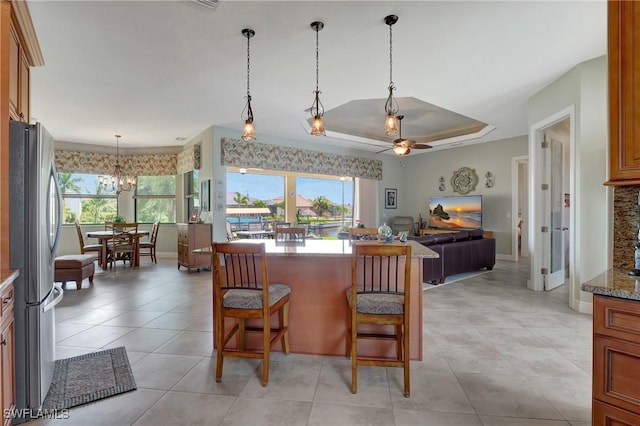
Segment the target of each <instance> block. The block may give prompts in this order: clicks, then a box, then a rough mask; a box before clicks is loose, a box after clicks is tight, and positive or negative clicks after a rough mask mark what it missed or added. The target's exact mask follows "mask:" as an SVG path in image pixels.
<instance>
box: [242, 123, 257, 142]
mask: <svg viewBox="0 0 640 426" xmlns="http://www.w3.org/2000/svg"><path fill="white" fill-rule="evenodd" d="M255 139H256V129H255V128H254V127H253V120H251V119H247V120H246V121H245V122H244V128H243V129H242V140H243V141H252V140H255Z"/></svg>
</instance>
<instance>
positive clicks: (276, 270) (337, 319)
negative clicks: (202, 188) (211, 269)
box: [229, 240, 438, 360]
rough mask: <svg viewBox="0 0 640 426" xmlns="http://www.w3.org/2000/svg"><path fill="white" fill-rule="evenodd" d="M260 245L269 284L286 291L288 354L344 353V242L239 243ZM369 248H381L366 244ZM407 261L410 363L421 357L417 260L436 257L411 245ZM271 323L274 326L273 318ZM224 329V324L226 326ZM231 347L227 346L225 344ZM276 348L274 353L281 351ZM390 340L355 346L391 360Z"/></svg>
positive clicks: (347, 279)
mask: <svg viewBox="0 0 640 426" xmlns="http://www.w3.org/2000/svg"><path fill="white" fill-rule="evenodd" d="M242 242H245V243H246V242H251V243H255V244H260V243H264V244H265V250H266V252H267V263H268V273H269V281H270V282H271V283H281V284H286V285H288V286H289V287H291V296H290V310H289V340H290V345H291V352H294V353H303V354H316V355H345V351H346V349H345V345H346V333H347V318H348V310H347V299H346V296H345V291H346V290H347V289H348V288H351V248H352V246H351V243H350V242H349V241H347V240H306V241H305V242H304V243H298V242H278V241H275V240H253V241H252V240H243V241H242ZM371 243H372V244H381V243H378V242H376V241H372V242H371ZM386 244H410V245H411V249H412V259H411V283H410V291H411V313H410V316H411V319H410V322H411V330H410V342H411V343H410V345H411V350H410V355H411V359H414V360H421V359H422V258H423V257H438V254H437V253H436V252H434V251H433V250H430V249H429V248H427V247H425V246H423V245H422V244H418V243H416V242H414V241H408V242H407V243H399V242H393V243H386ZM272 321H276V322H277V316H274V317H273V319H272ZM229 326H230V324H229ZM260 342H261V340H260V338H259V336H257V335H253V336H252V335H249V336H248V345H249V346H255V347H260V346H261V343H260ZM230 343H231V342H230ZM279 345H280V344H279V343H278V344H276V346H274V350H281V348H280V346H279ZM394 345H395V342H390V341H382V340H379V341H372V342H362V343H360V344H359V349H358V352H359V354H363V355H365V356H367V355H369V356H373V355H376V356H380V355H383V356H389V357H391V356H395V346H394Z"/></svg>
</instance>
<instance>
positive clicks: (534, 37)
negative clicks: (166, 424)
mask: <svg viewBox="0 0 640 426" xmlns="http://www.w3.org/2000/svg"><path fill="white" fill-rule="evenodd" d="M28 6H29V9H30V11H31V15H32V19H33V22H34V26H35V29H36V33H37V36H38V40H39V42H40V46H41V48H42V53H43V56H44V61H45V65H44V66H43V67H38V68H34V69H32V74H31V76H32V77H31V78H32V85H31V115H32V117H35V119H36V120H38V121H40V122H42V123H43V124H44V125H45V127H46V128H47V129H48V130H49V132H50V133H51V134H52V135H53V137H54V139H55V140H57V141H64V142H74V143H86V144H98V145H107V146H111V145H115V138H114V136H113V135H114V134H116V133H117V134H121V135H122V139H121V142H120V145H121V147H124V148H132V147H140V148H144V147H167V146H176V145H182V144H184V142H183V141H178V140H176V138H179V137H182V138H186V139H187V140H189V139H191V138H193V137H195V136H196V135H197V134H199V133H200V132H201V131H202V130H204V129H206V128H207V127H209V126H211V125H218V126H226V127H233V128H237V129H238V134H239V133H240V128H241V124H242V121H241V118H240V114H241V112H242V109H243V107H244V104H245V95H246V66H247V64H246V60H247V58H246V53H247V52H246V38H244V37H243V36H242V34H241V30H242V29H243V28H247V27H248V28H252V29H254V30H255V32H256V36H255V37H254V38H252V39H251V95H252V99H253V101H252V105H253V110H254V114H255V126H256V131H257V134H258V141H259V140H260V134H270V135H276V136H282V137H287V138H292V139H297V140H300V141H301V144H304V143H318V142H319V141H321V142H322V143H327V144H332V145H341V146H349V147H355V148H359V149H366V150H370V151H379V150H380V149H379V147H377V146H371V145H367V144H363V143H352V142H349V141H348V140H345V139H343V138H332V137H326V138H321V139H318V137H312V136H308V135H307V134H306V131H305V128H304V127H303V124H302V123H303V122H304V121H305V120H306V119H307V118H308V114H307V113H306V112H304V111H305V109H307V108H309V106H310V105H311V102H312V101H313V90H314V89H315V32H314V31H313V30H312V29H311V28H310V26H309V24H310V23H311V22H312V21H315V20H320V21H323V22H324V24H325V28H324V30H322V31H321V32H320V34H319V37H320V90H321V91H322V94H321V100H322V102H323V104H324V106H325V109H326V110H330V109H333V108H336V107H339V106H341V105H343V104H346V103H348V102H350V101H353V100H358V99H373V98H380V99H381V104H380V111H379V116H380V117H379V120H378V121H379V122H380V126H382V125H383V121H384V111H383V103H384V98H385V97H386V95H387V85H388V83H389V27H388V26H387V25H386V24H385V23H384V17H385V16H386V15H389V14H395V15H398V17H399V20H398V23H397V24H396V25H394V27H393V63H394V66H393V79H394V83H395V85H396V87H397V90H396V92H395V93H396V95H397V96H398V97H413V98H417V99H419V100H422V101H424V102H428V103H431V104H434V105H437V106H440V107H442V108H446V109H449V110H451V111H455V112H456V113H459V114H462V115H465V116H467V117H470V118H472V119H475V120H479V121H482V122H485V123H488V124H489V125H491V126H495V130H493V131H491V132H490V133H488V134H487V135H485V136H484V137H483V138H482V139H479V140H478V141H482V142H484V141H490V140H497V139H503V138H507V137H512V136H518V135H523V134H526V133H527V100H528V98H529V97H530V96H531V95H533V94H535V93H536V92H537V91H539V90H540V89H542V88H543V87H545V86H546V85H547V84H549V83H550V82H551V81H553V80H554V79H556V78H557V77H559V76H560V75H562V74H563V73H565V72H567V71H568V70H569V69H570V68H572V67H573V66H575V65H577V64H579V63H580V62H583V61H585V60H588V59H591V58H594V57H597V56H600V55H603V54H605V53H606V2H604V1H588V2H583V1H569V2H556V1H547V2H539V1H532V2H528V1H506V2H505V1H497V2H488V1H468V2H463V1H459V2H458V1H456V2H453V1H443V2H435V1H407V2H404V1H337V2H332V1H255V2H249V1H237V0H236V1H232V0H222V1H221V3H220V4H219V5H218V7H217V8H215V9H211V8H207V7H204V6H202V5H200V4H198V3H195V2H191V1H44V0H37V1H34V0H28ZM408 119H409V117H408ZM427 119H428V118H425V120H427ZM403 136H404V137H405V138H411V137H412V135H411V134H407V133H406V132H405V130H404V129H403ZM413 136H415V135H413ZM391 139H392V138H390V140H389V142H391ZM430 151H431V150H422V151H421V152H424V153H428V152H430Z"/></svg>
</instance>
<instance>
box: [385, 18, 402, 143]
mask: <svg viewBox="0 0 640 426" xmlns="http://www.w3.org/2000/svg"><path fill="white" fill-rule="evenodd" d="M384 22H385V24H387V25H388V26H389V88H388V89H389V96H388V97H387V102H385V104H384V112H385V113H386V114H387V118H386V119H385V121H384V131H385V133H386V134H387V135H388V136H394V135H397V134H398V122H397V120H396V114H397V113H398V110H399V108H398V102H397V101H396V100H395V98H394V97H393V91H394V90H395V86H394V85H393V38H392V36H393V32H392V30H391V27H393V24H395V23H396V22H398V17H397V16H396V15H389V16H387V17H385V18H384Z"/></svg>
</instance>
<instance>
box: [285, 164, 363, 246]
mask: <svg viewBox="0 0 640 426" xmlns="http://www.w3.org/2000/svg"><path fill="white" fill-rule="evenodd" d="M296 193H297V198H296V202H297V205H296V222H298V223H299V224H307V225H308V229H309V230H310V231H311V232H312V233H313V234H315V235H318V236H320V237H323V238H324V237H334V236H337V235H338V233H339V232H340V231H343V230H345V229H347V228H348V227H349V226H351V225H352V224H353V179H352V178H350V177H349V178H347V177H340V178H338V177H334V176H319V177H309V176H298V177H296Z"/></svg>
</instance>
